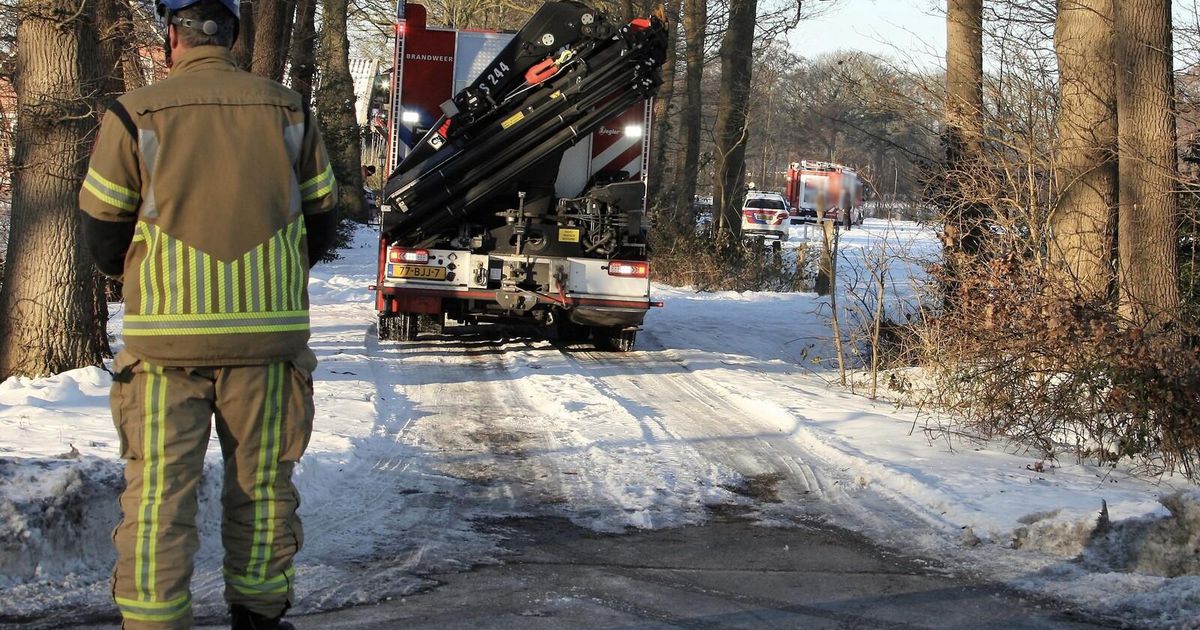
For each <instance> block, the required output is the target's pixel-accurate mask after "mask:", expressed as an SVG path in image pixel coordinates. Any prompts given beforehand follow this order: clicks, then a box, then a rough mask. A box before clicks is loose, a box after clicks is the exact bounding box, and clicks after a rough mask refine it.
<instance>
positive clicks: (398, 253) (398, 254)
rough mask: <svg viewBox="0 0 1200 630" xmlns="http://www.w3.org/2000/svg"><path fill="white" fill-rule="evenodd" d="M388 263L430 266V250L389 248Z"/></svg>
mask: <svg viewBox="0 0 1200 630" xmlns="http://www.w3.org/2000/svg"><path fill="white" fill-rule="evenodd" d="M388 262H393V263H411V264H416V265H426V264H429V250H425V249H408V248H405V247H389V248H388Z"/></svg>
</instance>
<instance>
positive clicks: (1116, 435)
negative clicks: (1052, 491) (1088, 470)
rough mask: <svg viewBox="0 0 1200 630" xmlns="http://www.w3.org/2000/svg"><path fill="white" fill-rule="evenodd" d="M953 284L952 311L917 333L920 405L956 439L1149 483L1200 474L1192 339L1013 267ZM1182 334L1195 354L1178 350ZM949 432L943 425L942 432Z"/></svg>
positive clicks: (1004, 265) (994, 267)
mask: <svg viewBox="0 0 1200 630" xmlns="http://www.w3.org/2000/svg"><path fill="white" fill-rule="evenodd" d="M977 270H978V273H972V274H969V275H966V276H963V275H959V276H958V277H956V281H957V282H958V288H957V291H958V295H957V296H956V298H957V304H959V305H960V306H961V305H968V306H969V308H956V309H952V310H948V311H946V312H943V313H939V314H938V316H937V317H931V318H930V319H929V320H928V321H927V322H926V325H925V326H922V327H921V328H920V329H919V330H920V331H921V334H922V346H923V347H924V348H925V356H924V357H923V362H924V365H925V366H926V367H927V368H928V375H929V377H930V389H929V391H928V392H927V397H926V400H925V402H926V403H931V404H932V405H933V406H934V407H935V408H936V409H938V410H939V411H941V412H943V413H944V414H946V415H947V416H948V418H949V420H950V421H951V423H952V426H953V429H954V430H960V429H964V428H965V429H968V430H970V431H973V432H976V433H978V434H981V435H982V436H984V437H989V438H990V437H1006V438H1009V439H1013V440H1015V441H1017V442H1019V443H1021V444H1025V445H1032V446H1035V447H1037V448H1039V449H1040V450H1041V451H1042V452H1043V453H1044V454H1045V455H1046V456H1048V457H1055V456H1057V455H1059V454H1061V453H1063V452H1067V451H1073V452H1074V453H1075V454H1077V455H1078V456H1079V457H1081V458H1088V459H1093V460H1095V461H1097V462H1099V463H1108V464H1112V463H1116V462H1117V461H1118V460H1121V459H1125V458H1128V459H1129V460H1131V461H1134V462H1136V463H1137V464H1138V465H1140V466H1141V467H1143V468H1144V469H1145V470H1146V471H1148V472H1154V473H1163V472H1167V471H1181V472H1183V473H1184V474H1185V475H1187V476H1188V477H1189V478H1195V477H1196V474H1197V473H1198V472H1200V471H1198V470H1197V468H1196V464H1197V462H1198V461H1200V460H1198V456H1200V349H1198V348H1197V347H1196V343H1194V340H1197V339H1200V336H1197V331H1196V330H1195V329H1194V328H1192V329H1190V330H1185V331H1181V330H1180V328H1181V327H1184V326H1187V325H1186V324H1183V323H1180V324H1177V325H1176V326H1175V327H1174V328H1173V329H1171V330H1164V331H1159V332H1150V331H1148V330H1146V329H1142V328H1139V327H1137V326H1135V325H1133V322H1130V321H1127V320H1123V319H1122V318H1121V316H1120V315H1119V314H1118V312H1117V311H1118V310H1117V308H1116V307H1115V306H1114V305H1113V304H1112V302H1111V301H1109V300H1103V299H1098V300H1092V301H1087V300H1084V299H1081V298H1078V297H1069V296H1064V295H1063V294H1061V293H1058V292H1055V291H1049V290H1047V289H1048V288H1049V287H1052V286H1054V285H1053V284H1052V283H1051V281H1050V279H1048V278H1047V277H1046V276H1045V275H1043V274H1042V273H1041V272H1040V271H1039V270H1038V268H1037V267H1034V266H1031V265H1028V264H1026V262H1025V261H1024V260H1023V259H1021V258H1020V257H1018V256H1017V255H1010V256H1007V257H998V258H995V259H993V260H991V261H990V262H989V263H988V264H987V265H986V266H984V267H982V268H977ZM1181 333H1183V334H1184V336H1186V337H1188V338H1190V339H1192V340H1193V343H1186V344H1181V343H1180V336H1181ZM935 428H940V429H948V428H950V427H948V426H947V425H939V426H938V427H935Z"/></svg>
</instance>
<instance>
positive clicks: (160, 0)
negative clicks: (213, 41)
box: [154, 0, 242, 41]
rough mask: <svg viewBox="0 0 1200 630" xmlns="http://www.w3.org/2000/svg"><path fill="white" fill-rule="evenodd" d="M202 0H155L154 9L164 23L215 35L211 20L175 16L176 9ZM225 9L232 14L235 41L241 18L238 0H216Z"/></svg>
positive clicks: (215, 26)
mask: <svg viewBox="0 0 1200 630" xmlns="http://www.w3.org/2000/svg"><path fill="white" fill-rule="evenodd" d="M202 1H203V0H155V2H154V9H155V11H156V12H157V13H158V17H160V18H162V20H163V23H164V24H174V25H176V26H181V27H184V28H191V29H195V30H197V31H200V32H202V33H204V34H205V35H215V34H216V32H217V28H218V27H217V24H216V22H213V21H211V20H208V21H205V22H197V21H196V20H186V19H183V18H179V17H176V16H175V12H176V11H182V10H183V9H186V8H188V7H190V6H192V5H195V4H199V3H200V2H202ZM217 1H218V2H220V4H221V6H222V7H225V10H226V11H229V13H231V14H232V15H233V39H234V41H237V36H238V26H239V23H240V22H241V20H242V13H241V7H240V6H239V2H238V0H217Z"/></svg>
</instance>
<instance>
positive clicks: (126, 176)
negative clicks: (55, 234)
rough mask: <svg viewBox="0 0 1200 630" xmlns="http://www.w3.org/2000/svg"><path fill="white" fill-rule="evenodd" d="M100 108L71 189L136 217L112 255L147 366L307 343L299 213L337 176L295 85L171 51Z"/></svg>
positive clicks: (325, 197)
mask: <svg viewBox="0 0 1200 630" xmlns="http://www.w3.org/2000/svg"><path fill="white" fill-rule="evenodd" d="M119 103H120V105H121V106H122V108H123V110H124V112H125V113H127V116H124V117H123V116H122V115H120V109H121V108H118V111H117V112H116V113H114V112H113V111H109V112H108V113H107V114H106V115H105V117H104V120H103V122H102V124H101V127H100V136H99V139H98V140H97V143H96V147H95V151H94V153H93V155H92V160H91V164H90V165H89V169H88V173H87V178H86V180H85V181H84V186H83V189H82V191H81V192H80V207H81V208H82V209H83V211H84V212H87V213H88V214H89V215H91V216H92V217H93V218H96V219H99V220H103V221H129V222H136V227H135V231H134V237H133V243H132V245H131V246H130V248H129V251H128V254H127V255H126V257H125V271H124V277H123V278H122V280H123V281H124V283H125V287H124V296H125V318H124V327H125V330H124V334H125V346H126V349H127V350H128V351H129V352H131V353H132V354H134V355H135V356H137V357H139V358H142V359H144V360H147V361H151V362H153V363H156V364H159V365H178V366H201V365H254V364H266V363H273V362H277V361H286V360H290V359H292V358H294V357H296V356H297V355H299V354H300V353H301V352H302V351H304V350H305V349H306V347H307V342H308V337H309V324H308V292H307V284H308V268H309V264H308V252H307V246H306V243H305V227H304V217H303V215H306V214H316V213H321V212H328V211H330V210H331V209H332V208H333V206H334V203H335V199H336V183H335V181H334V177H333V171H332V170H331V168H330V164H329V159H328V156H327V155H326V153H325V148H324V145H323V143H322V140H321V134H320V131H319V129H318V127H317V124H316V121H315V120H311V119H310V117H309V116H308V115H307V111H306V108H305V107H304V105H303V103H302V101H301V97H300V95H298V94H296V93H295V92H293V91H291V90H289V89H287V88H285V87H283V86H281V85H279V84H278V83H275V82H273V81H269V80H266V79H262V78H260V77H257V76H254V75H252V74H249V73H247V72H243V71H241V70H238V69H237V68H236V67H235V66H234V62H233V58H232V56H231V55H230V53H229V51H228V50H227V49H225V48H222V47H217V46H201V47H197V48H194V49H190V50H187V51H185V52H184V54H182V55H180V56H179V59H177V60H176V63H175V66H174V67H173V68H172V70H171V73H170V75H169V77H168V78H167V79H166V80H164V81H161V82H159V83H156V84H154V85H151V86H149V87H146V88H143V89H140V90H136V91H133V92H130V93H128V94H126V95H124V96H122V97H121V98H120V99H119Z"/></svg>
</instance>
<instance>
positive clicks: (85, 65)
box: [0, 0, 109, 379]
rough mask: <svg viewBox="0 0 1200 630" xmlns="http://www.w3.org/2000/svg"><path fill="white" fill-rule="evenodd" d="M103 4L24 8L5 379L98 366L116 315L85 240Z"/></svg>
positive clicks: (2, 363) (0, 326)
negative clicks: (83, 209)
mask: <svg viewBox="0 0 1200 630" xmlns="http://www.w3.org/2000/svg"><path fill="white" fill-rule="evenodd" d="M95 9H96V1H95V0H90V1H88V2H85V3H82V4H81V3H80V2H79V0H25V1H23V2H21V3H20V4H19V6H18V10H20V11H22V12H23V13H22V16H21V21H20V26H18V27H17V57H16V77H17V78H16V90H17V131H16V143H15V145H16V147H15V148H16V155H15V158H14V163H15V167H16V169H15V170H16V176H15V177H14V182H13V197H12V227H11V233H10V236H9V243H8V259H7V261H5V264H6V265H7V275H6V278H7V281H6V282H5V283H4V287H3V289H2V290H0V379H5V378H8V377H10V376H13V375H27V376H34V375H47V374H55V373H58V372H62V371H65V370H70V369H74V368H79V367H84V366H87V365H99V364H100V362H101V360H102V359H103V357H104V356H105V355H107V354H108V353H109V348H108V337H107V332H106V330H105V326H106V321H107V318H108V307H107V303H106V302H105V299H104V292H103V287H102V286H101V283H100V282H98V281H97V276H96V275H95V273H94V267H93V263H92V260H91V257H90V256H88V255H87V253H86V250H85V248H84V245H83V243H82V240H81V239H80V238H79V210H78V207H79V201H78V194H79V187H80V185H81V183H82V182H83V176H84V173H85V172H86V170H87V160H88V156H89V153H90V152H91V144H92V141H93V136H94V133H95V130H96V122H97V121H96V118H95V114H94V112H95V101H94V99H95V95H96V94H97V92H98V91H99V88H100V86H99V83H100V79H101V74H102V68H101V67H100V53H99V45H98V42H97V33H96V21H95V18H96V15H95Z"/></svg>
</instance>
